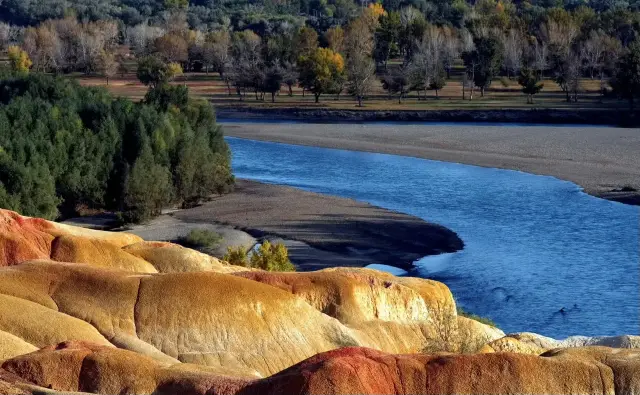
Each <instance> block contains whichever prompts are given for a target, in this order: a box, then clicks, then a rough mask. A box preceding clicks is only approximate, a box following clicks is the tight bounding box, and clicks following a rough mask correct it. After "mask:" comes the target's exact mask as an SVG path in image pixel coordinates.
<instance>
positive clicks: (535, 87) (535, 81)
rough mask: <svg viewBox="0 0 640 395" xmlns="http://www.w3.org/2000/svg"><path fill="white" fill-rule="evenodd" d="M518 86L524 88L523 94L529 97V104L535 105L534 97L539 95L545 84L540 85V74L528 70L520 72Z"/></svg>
mask: <svg viewBox="0 0 640 395" xmlns="http://www.w3.org/2000/svg"><path fill="white" fill-rule="evenodd" d="M518 84H520V85H521V86H522V92H523V93H524V94H525V95H527V103H528V104H533V96H534V95H536V94H538V92H540V91H541V90H542V88H543V87H544V84H541V83H540V79H539V78H538V73H536V72H535V71H533V70H531V69H528V68H524V69H522V70H520V77H518Z"/></svg>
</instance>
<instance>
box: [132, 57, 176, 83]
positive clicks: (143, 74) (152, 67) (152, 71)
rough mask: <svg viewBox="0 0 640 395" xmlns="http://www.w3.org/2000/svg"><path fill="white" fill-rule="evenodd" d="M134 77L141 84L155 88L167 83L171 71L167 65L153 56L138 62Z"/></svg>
mask: <svg viewBox="0 0 640 395" xmlns="http://www.w3.org/2000/svg"><path fill="white" fill-rule="evenodd" d="M136 75H137V77H138V79H139V80H140V82H142V83H143V84H145V85H149V86H151V87H156V86H158V85H161V84H165V83H167V82H169V80H170V79H171V77H172V70H170V69H169V65H168V64H167V63H165V62H163V61H162V60H160V59H158V58H156V57H155V56H146V57H144V58H142V59H140V60H139V61H138V71H137V72H136Z"/></svg>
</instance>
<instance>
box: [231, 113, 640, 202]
mask: <svg viewBox="0 0 640 395" xmlns="http://www.w3.org/2000/svg"><path fill="white" fill-rule="evenodd" d="M220 123H221V124H222V125H224V133H225V136H228V137H236V138H244V139H250V140H258V141H269V142H278V143H285V144H294V145H303V146H313V147H323V148H335V149H345V150H352V151H361V152H374V153H384V154H391V155H402V156H409V157H416V158H422V159H429V160H436V161H443V162H452V163H461V164H467V165H473V166H481V167H489V168H499V169H508V170H517V171H523V172H527V173H531V174H537V175H546V176H553V177H556V178H558V179H561V180H566V181H570V182H573V183H575V184H577V185H578V186H580V187H581V188H582V190H583V191H584V192H585V193H587V194H589V195H591V196H595V197H598V198H601V199H606V200H610V201H616V202H619V203H623V204H629V205H636V206H637V205H640V158H638V157H637V155H636V154H635V153H636V152H640V129H626V128H611V127H595V126H594V127H585V128H581V127H575V126H564V127H563V126H555V127H552V126H531V125H525V126H513V127H508V126H507V127H504V126H492V125H482V124H478V125H474V124H454V125H420V124H406V125H404V124H402V125H385V124H375V123H367V124H358V123H352V124H351V123H339V124H331V123H305V124H304V125H303V126H302V127H301V124H300V123H287V122H284V123H271V122H269V121H268V120H267V121H265V122H260V121H255V122H252V121H251V120H249V121H248V122H244V123H243V122H236V121H234V122H232V123H227V124H225V123H224V119H222V120H220ZM336 125H339V127H336Z"/></svg>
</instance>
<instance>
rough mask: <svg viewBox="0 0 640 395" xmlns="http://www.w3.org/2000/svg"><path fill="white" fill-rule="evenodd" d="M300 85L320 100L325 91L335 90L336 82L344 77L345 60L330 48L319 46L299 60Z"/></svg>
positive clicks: (317, 100) (316, 99)
mask: <svg viewBox="0 0 640 395" xmlns="http://www.w3.org/2000/svg"><path fill="white" fill-rule="evenodd" d="M298 68H299V72H300V85H302V87H303V88H304V89H306V90H308V91H310V92H311V93H313V95H314V97H315V101H316V103H318V102H319V101H320V96H321V95H322V94H323V93H330V92H331V91H332V90H335V86H336V83H337V82H338V81H340V80H341V79H343V78H344V60H343V58H342V56H341V55H340V54H337V53H335V52H333V51H332V50H331V49H329V48H317V49H316V50H315V51H313V52H312V53H311V55H309V56H301V57H300V60H299V61H298Z"/></svg>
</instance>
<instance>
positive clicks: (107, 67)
mask: <svg viewBox="0 0 640 395" xmlns="http://www.w3.org/2000/svg"><path fill="white" fill-rule="evenodd" d="M119 68H120V64H119V63H118V62H117V61H116V57H115V56H114V54H113V53H112V52H107V51H105V50H102V51H101V52H100V57H99V58H98V65H97V69H98V71H99V72H100V74H102V75H103V76H104V77H105V78H106V79H107V85H109V78H111V77H113V76H114V75H116V73H117V72H118V69H119Z"/></svg>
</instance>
